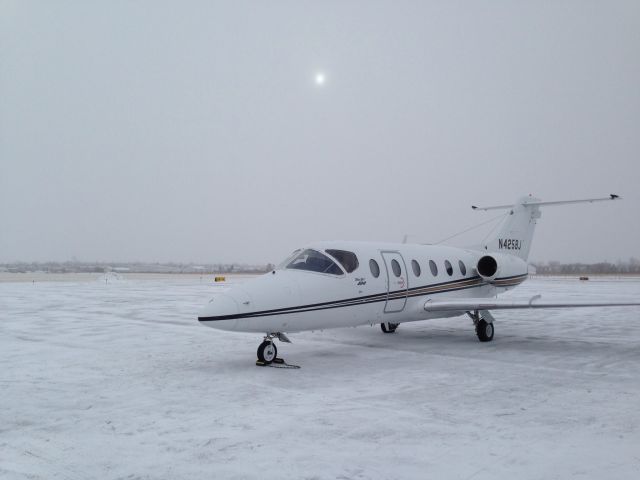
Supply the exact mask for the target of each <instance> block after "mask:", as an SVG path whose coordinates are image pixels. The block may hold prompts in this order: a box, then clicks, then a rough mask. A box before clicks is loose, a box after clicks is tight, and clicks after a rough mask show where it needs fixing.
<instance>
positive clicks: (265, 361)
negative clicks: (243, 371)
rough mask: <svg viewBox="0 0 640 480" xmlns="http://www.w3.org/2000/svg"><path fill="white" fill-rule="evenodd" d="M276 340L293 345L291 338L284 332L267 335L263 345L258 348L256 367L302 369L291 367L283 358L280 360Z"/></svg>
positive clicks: (295, 366)
mask: <svg viewBox="0 0 640 480" xmlns="http://www.w3.org/2000/svg"><path fill="white" fill-rule="evenodd" d="M276 338H277V339H278V340H280V341H281V342H284V343H291V340H289V337H287V336H286V335H285V334H284V333H282V332H276V333H267V334H266V335H265V336H264V340H263V341H262V343H261V344H260V345H259V346H258V359H257V360H256V365H258V366H260V367H269V366H272V367H276V366H277V368H300V367H299V366H297V365H289V364H287V363H286V362H285V361H284V360H283V359H282V358H278V348H277V347H276V344H275V342H274V340H275V339H276ZM274 364H275V365H274Z"/></svg>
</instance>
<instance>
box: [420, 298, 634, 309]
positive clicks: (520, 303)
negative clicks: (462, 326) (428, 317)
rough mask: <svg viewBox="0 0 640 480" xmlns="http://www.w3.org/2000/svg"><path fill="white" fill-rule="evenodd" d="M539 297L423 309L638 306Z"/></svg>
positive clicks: (438, 303) (429, 304) (432, 303)
mask: <svg viewBox="0 0 640 480" xmlns="http://www.w3.org/2000/svg"><path fill="white" fill-rule="evenodd" d="M540 298H541V296H540V295H535V296H533V297H531V298H528V299H527V298H525V299H516V298H505V299H501V298H465V299H460V300H427V301H426V302H425V304H424V309H425V310H426V311H427V312H456V311H460V312H468V311H474V310H514V309H520V308H577V307H631V306H640V301H636V302H610V301H608V302H576V301H573V300H566V301H557V300H554V301H550V302H545V301H541V300H540Z"/></svg>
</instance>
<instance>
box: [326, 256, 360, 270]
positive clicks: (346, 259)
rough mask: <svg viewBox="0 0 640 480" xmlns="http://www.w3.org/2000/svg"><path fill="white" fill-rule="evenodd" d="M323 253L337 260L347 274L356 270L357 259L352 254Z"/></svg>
mask: <svg viewBox="0 0 640 480" xmlns="http://www.w3.org/2000/svg"><path fill="white" fill-rule="evenodd" d="M325 252H327V253H328V254H329V255H331V256H332V257H333V258H335V259H336V260H338V261H339V262H340V264H341V265H342V266H343V267H344V269H345V270H346V271H347V273H351V272H353V271H354V270H355V269H356V268H358V257H356V254H355V253H353V252H347V251H346V250H325Z"/></svg>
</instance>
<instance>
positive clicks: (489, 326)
mask: <svg viewBox="0 0 640 480" xmlns="http://www.w3.org/2000/svg"><path fill="white" fill-rule="evenodd" d="M467 315H469V317H471V320H473V324H474V325H475V327H476V335H477V336H478V340H480V341H481V342H490V341H491V340H493V332H494V328H493V317H492V316H491V314H490V313H489V312H484V317H481V316H480V312H478V310H474V311H473V312H467ZM485 317H486V319H485ZM487 320H489V321H487Z"/></svg>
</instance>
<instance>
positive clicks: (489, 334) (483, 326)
mask: <svg viewBox="0 0 640 480" xmlns="http://www.w3.org/2000/svg"><path fill="white" fill-rule="evenodd" d="M493 331H494V329H493V323H489V322H487V321H486V320H480V321H479V322H478V324H477V325H476V335H478V340H480V341H481V342H490V341H491V340H493Z"/></svg>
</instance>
